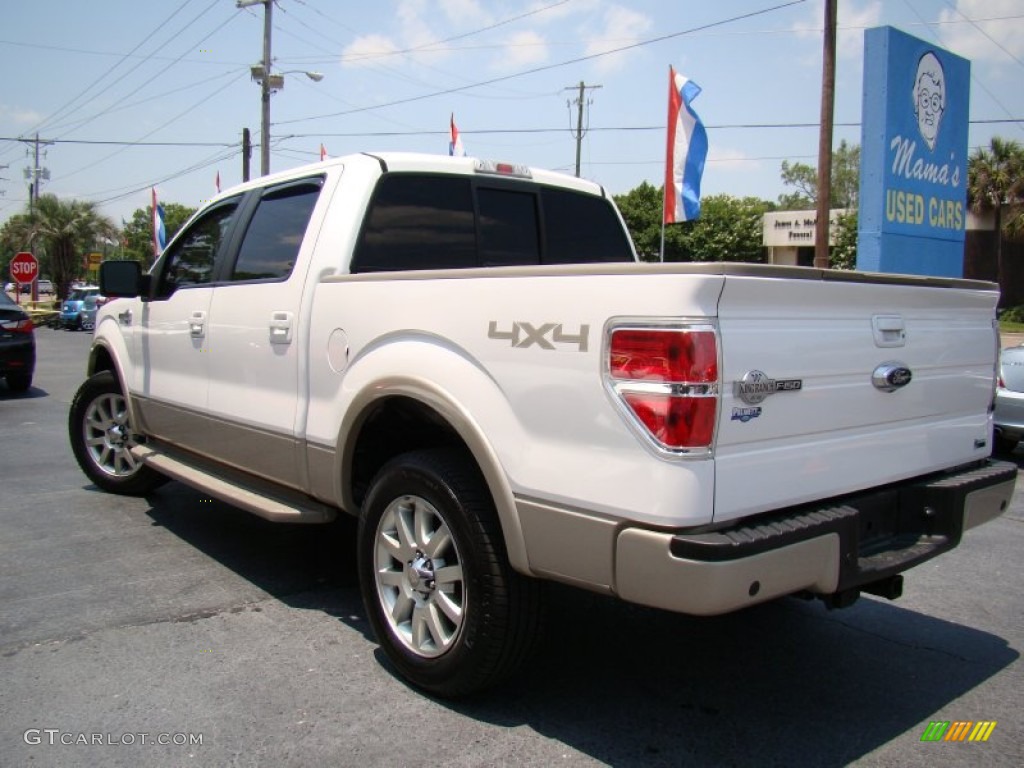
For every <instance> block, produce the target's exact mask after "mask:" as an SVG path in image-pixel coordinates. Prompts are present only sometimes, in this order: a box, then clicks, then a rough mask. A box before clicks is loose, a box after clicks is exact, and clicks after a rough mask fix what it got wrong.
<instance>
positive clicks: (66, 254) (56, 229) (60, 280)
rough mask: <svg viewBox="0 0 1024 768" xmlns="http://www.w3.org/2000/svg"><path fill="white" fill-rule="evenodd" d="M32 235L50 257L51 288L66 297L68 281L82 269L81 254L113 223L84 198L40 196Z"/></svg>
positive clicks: (111, 229) (107, 232)
mask: <svg viewBox="0 0 1024 768" xmlns="http://www.w3.org/2000/svg"><path fill="white" fill-rule="evenodd" d="M33 218H34V221H32V222H31V225H30V226H31V232H32V236H33V237H34V238H35V240H36V241H42V243H43V245H44V247H45V248H46V252H47V254H48V256H49V259H50V271H51V272H52V275H51V277H52V278H53V285H54V289H55V290H56V292H57V295H58V296H60V297H64V296H67V293H68V288H69V286H70V285H71V281H72V280H73V279H74V278H75V277H76V276H77V275H78V274H79V273H80V272H81V269H82V266H81V265H82V254H83V253H84V252H85V251H86V250H87V249H88V248H90V247H92V245H93V244H94V243H95V241H96V239H97V238H98V237H109V236H111V235H113V234H114V232H115V231H116V230H115V228H114V224H113V222H111V221H110V219H108V218H107V217H106V216H103V215H101V214H100V213H99V212H98V211H97V210H96V204H95V203H92V202H88V201H84V200H71V201H67V202H65V201H63V200H60V199H58V198H57V196H56V195H42V196H41V197H40V198H39V199H38V200H37V201H36V206H35V215H34V217H33Z"/></svg>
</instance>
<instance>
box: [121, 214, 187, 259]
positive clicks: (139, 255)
mask: <svg viewBox="0 0 1024 768" xmlns="http://www.w3.org/2000/svg"><path fill="white" fill-rule="evenodd" d="M163 207H164V228H165V229H166V230H167V240H168V241H170V239H171V238H172V237H174V234H175V233H176V232H177V231H178V230H179V229H181V227H182V225H183V224H184V223H185V222H186V221H188V219H189V217H190V216H192V214H193V213H195V212H196V209H195V208H189V207H188V206H185V205H181V204H180V203H163ZM121 242H122V244H123V246H124V255H125V258H128V259H134V260H135V261H140V262H142V263H143V264H146V265H149V264H152V263H153V206H151V205H147V206H146V207H145V208H139V209H137V210H136V211H135V213H133V214H132V220H131V221H129V222H128V223H127V224H125V225H124V227H123V228H122V230H121Z"/></svg>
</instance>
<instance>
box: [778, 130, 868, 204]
mask: <svg viewBox="0 0 1024 768" xmlns="http://www.w3.org/2000/svg"><path fill="white" fill-rule="evenodd" d="M781 175H782V183H783V184H785V185H786V186H790V187H795V188H796V192H790V193H787V194H784V195H779V208H780V209H782V210H784V211H809V210H811V209H813V208H814V207H815V205H816V204H817V201H818V169H817V168H816V167H814V166H813V165H807V164H806V163H790V162H789V161H788V160H783V161H782V174H781ZM859 191H860V146H859V145H857V144H854V145H850V144H847V143H846V140H845V139H844V140H843V141H840V142H839V147H838V148H837V149H836V150H835V151H834V152H833V153H832V190H831V201H830V206H831V207H832V208H856V207H857V195H858V193H859Z"/></svg>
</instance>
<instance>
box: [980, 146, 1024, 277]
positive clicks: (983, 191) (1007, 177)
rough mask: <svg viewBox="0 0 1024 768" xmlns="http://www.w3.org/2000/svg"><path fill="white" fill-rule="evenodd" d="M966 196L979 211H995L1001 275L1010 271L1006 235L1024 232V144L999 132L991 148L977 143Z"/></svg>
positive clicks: (998, 261) (997, 256)
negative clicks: (1004, 245)
mask: <svg viewBox="0 0 1024 768" xmlns="http://www.w3.org/2000/svg"><path fill="white" fill-rule="evenodd" d="M967 200H968V203H969V204H970V206H971V210H973V211H975V212H976V213H983V212H985V211H993V212H994V213H995V223H996V227H995V229H996V263H997V264H998V268H999V276H1000V278H1002V277H1004V276H1005V275H1007V274H1008V272H1007V270H1006V269H1005V265H1004V264H1003V236H1004V235H1005V236H1006V237H1008V238H1013V237H1016V236H1018V235H1020V234H1022V233H1024V148H1022V147H1021V145H1020V144H1018V143H1017V142H1016V141H1008V140H1006V139H1001V138H999V137H998V136H995V137H993V138H992V141H991V143H990V145H989V149H985V148H984V147H978V149H976V150H975V151H974V153H973V154H972V155H971V157H970V160H969V162H968V164H967ZM1004 209H1006V211H1005V212H1006V213H1007V214H1008V215H1007V217H1006V220H1005V221H1004V220H1003V214H1004Z"/></svg>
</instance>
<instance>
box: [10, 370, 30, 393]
mask: <svg viewBox="0 0 1024 768" xmlns="http://www.w3.org/2000/svg"><path fill="white" fill-rule="evenodd" d="M4 378H5V379H7V388H8V389H10V390H11V392H28V390H29V387H31V386H32V374H31V373H8V374H7V375H6V376H5V377H4Z"/></svg>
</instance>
